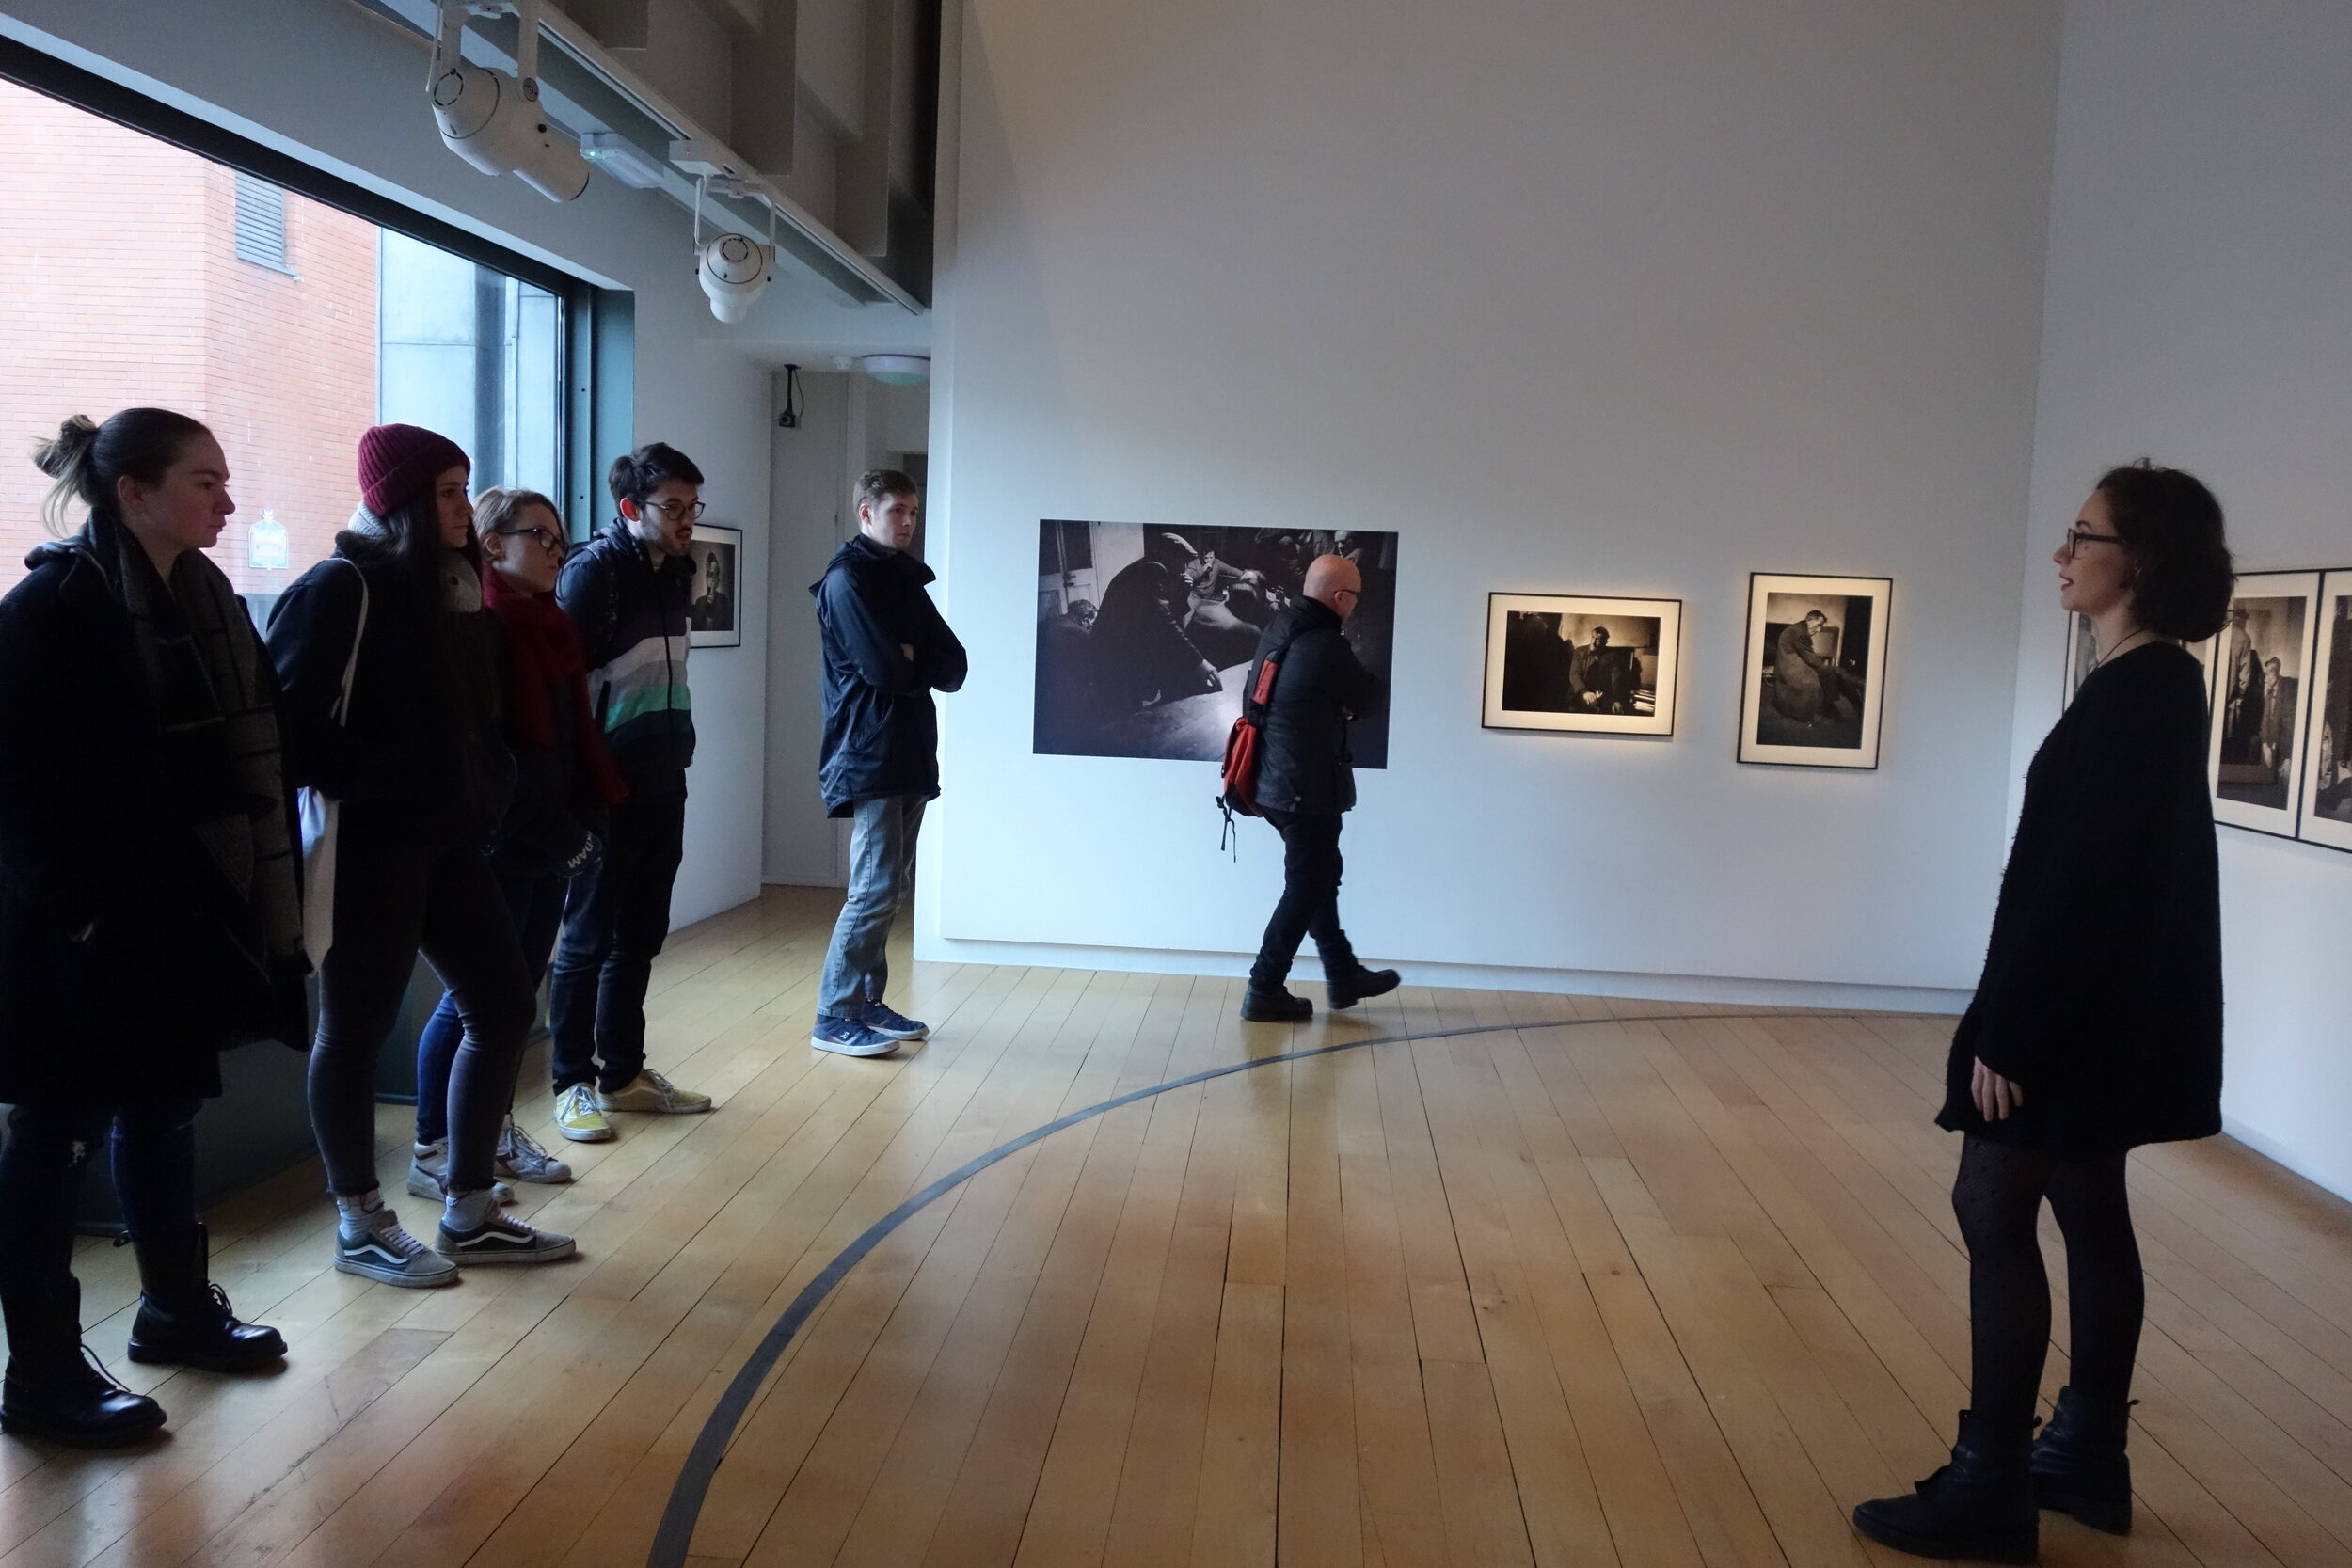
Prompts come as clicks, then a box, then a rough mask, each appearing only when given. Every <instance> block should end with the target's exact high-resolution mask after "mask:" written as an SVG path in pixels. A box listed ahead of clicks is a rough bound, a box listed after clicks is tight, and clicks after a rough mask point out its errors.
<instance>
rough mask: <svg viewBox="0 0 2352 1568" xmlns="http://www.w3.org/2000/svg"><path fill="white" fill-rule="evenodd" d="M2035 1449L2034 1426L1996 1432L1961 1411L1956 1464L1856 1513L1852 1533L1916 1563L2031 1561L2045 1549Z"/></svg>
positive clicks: (1867, 1504) (1869, 1503)
mask: <svg viewBox="0 0 2352 1568" xmlns="http://www.w3.org/2000/svg"><path fill="white" fill-rule="evenodd" d="M2032 1445H2033V1424H2032V1423H2031V1422H2030V1421H2028V1422H2026V1424H2024V1425H2022V1426H2016V1427H2011V1428H2010V1429H2009V1430H2007V1431H2004V1432H1998V1433H1996V1432H1993V1431H1991V1430H1989V1429H1988V1428H1987V1427H1986V1425H1985V1423H1984V1422H1982V1421H1980V1420H1979V1419H1977V1418H1976V1417H1975V1416H1974V1415H1973V1414H1972V1413H1971V1412H1969V1411H1965V1410H1963V1411H1962V1412H1961V1413H1960V1441H1959V1442H1957V1443H1955V1444H1953V1445H1952V1462H1951V1463H1950V1464H1949V1465H1945V1466H1944V1467H1943V1468H1942V1469H1940V1470H1938V1471H1936V1472H1935V1474H1933V1475H1931V1476H1930V1477H1929V1478H1928V1479H1927V1480H1925V1481H1921V1482H1920V1483H1919V1485H1918V1489H1917V1490H1916V1491H1915V1492H1913V1493H1912V1494H1911V1495H1910V1496H1909V1497H1881V1498H1878V1499H1877V1500H1876V1501H1874V1502H1867V1503H1864V1504H1862V1505H1861V1506H1859V1507H1858V1508H1856V1509H1855V1510H1854V1511H1853V1525H1854V1528H1856V1529H1858V1530H1860V1531H1861V1532H1862V1533H1863V1534H1865V1535H1867V1536H1868V1537H1869V1538H1870V1539H1871V1540H1873V1541H1876V1542H1879V1543H1880V1544H1883V1545H1888V1546H1892V1547H1894V1548H1895V1549H1896V1550H1897V1551H1899V1552H1909V1553H1910V1554H1911V1555H1912V1556H1914V1557H1937V1558H1959V1557H1967V1558H1980V1559H1983V1560H1986V1561H1988V1562H2032V1561H2034V1560H2037V1558H2038V1557H2039V1555H2040V1547H2041V1539H2040V1538H2041V1515H2040V1514H2038V1513H2035V1512H2034V1500H2033V1471H2032V1469H2031V1467H2030V1465H2029V1455H2030V1454H2031V1452H2032Z"/></svg>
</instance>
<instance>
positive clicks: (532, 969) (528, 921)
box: [417, 871, 564, 1144]
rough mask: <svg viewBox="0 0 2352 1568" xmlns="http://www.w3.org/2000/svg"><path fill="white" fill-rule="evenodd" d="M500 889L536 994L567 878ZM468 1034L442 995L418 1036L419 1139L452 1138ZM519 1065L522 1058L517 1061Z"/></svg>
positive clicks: (504, 881)
mask: <svg viewBox="0 0 2352 1568" xmlns="http://www.w3.org/2000/svg"><path fill="white" fill-rule="evenodd" d="M499 891H500V892H501V893H503V894H504V895H506V908H507V910H508V911H510V912H511V913H513V915H514V916H515V934H516V936H518V937H520V938H521V939H522V943H523V969H524V972H525V973H527V974H529V975H530V976H531V989H532V990H533V991H534V992H535V991H537V990H538V989H539V982H540V981H541V980H543V979H545V978H546V977H547V973H548V954H549V953H550V952H551V951H552V950H553V948H554V946H555V928H556V927H557V926H559V925H561V924H562V923H563V920H564V877H563V874H562V873H561V872H555V871H550V872H548V873H546V874H545V875H544V876H537V877H510V876H507V875H505V874H504V873H501V874H500V876H499ZM465 1037H466V1025H465V1022H464V1021H463V1020H462V1019H460V1018H459V1017H458V1016H457V998H456V997H455V996H453V995H452V994H451V993H450V992H448V991H443V992H442V993H441V1005H440V1006H437V1007H436V1008H434V1009H433V1016H432V1017H431V1018H429V1019H427V1020H425V1024H424V1032H423V1033H421V1034H420V1035H419V1036H418V1037H417V1142H419V1143H421V1144H434V1143H439V1142H440V1141H441V1140H442V1139H443V1138H446V1137H448V1136H449V1071H450V1068H451V1067H452V1066H453V1064H454V1063H455V1062H456V1060H457V1046H458V1043H459V1042H460V1041H461V1040H463V1039H464V1038H465ZM516 1065H517V1066H519V1065H520V1063H519V1061H518V1062H517V1063H516ZM506 1103H507V1104H508V1105H509V1106H510V1107H511V1106H512V1105H513V1104H514V1103H515V1085H513V1084H511V1083H510V1084H508V1085H506Z"/></svg>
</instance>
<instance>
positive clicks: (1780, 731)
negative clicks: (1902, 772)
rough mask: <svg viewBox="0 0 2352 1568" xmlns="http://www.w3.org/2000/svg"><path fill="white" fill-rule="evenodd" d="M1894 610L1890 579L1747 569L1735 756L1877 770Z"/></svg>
mask: <svg viewBox="0 0 2352 1568" xmlns="http://www.w3.org/2000/svg"><path fill="white" fill-rule="evenodd" d="M1894 607H1895V579H1894V578H1861V577H1829V576H1824V575H1819V574H1813V573H1799V572H1755V573H1751V574H1750V575H1749V577H1748V623H1747V634H1746V636H1745V637H1744V638H1743V639H1742V640H1741V642H1740V660H1741V672H1740V751H1739V757H1740V761H1741V762H1743V763H1751V764H1760V765H1766V766H1772V767H1782V768H1855V769H1864V770H1867V769H1871V768H1877V767H1878V765H1879V744H1880V735H1881V731H1882V728H1883V722H1884V718H1885V708H1886V668H1887V657H1886V656H1887V644H1888V642H1889V641H1891V639H1892V636H1893V631H1894ZM1807 627H1809V628H1810V629H1809V631H1808V630H1804V629H1800V628H1807ZM1825 643H1826V644H1827V645H1826V646H1824V644H1825ZM1857 644H1859V645H1858V646H1857Z"/></svg>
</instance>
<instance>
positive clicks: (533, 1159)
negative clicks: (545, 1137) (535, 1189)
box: [490, 1116, 572, 1185]
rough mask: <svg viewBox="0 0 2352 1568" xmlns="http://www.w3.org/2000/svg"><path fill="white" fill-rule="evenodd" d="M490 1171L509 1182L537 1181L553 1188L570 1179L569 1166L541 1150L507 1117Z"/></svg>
mask: <svg viewBox="0 0 2352 1568" xmlns="http://www.w3.org/2000/svg"><path fill="white" fill-rule="evenodd" d="M490 1169H491V1170H492V1171H494V1172H496V1173H497V1174H498V1175H500V1176H502V1177H505V1178H506V1179H507V1180H509V1181H540V1182H546V1183H548V1184H549V1185H553V1184H554V1183H556V1182H560V1181H569V1180H571V1179H572V1167H571V1166H569V1165H567V1164H564V1162H563V1161H561V1160H559V1159H557V1158H556V1157H555V1156H554V1155H552V1154H549V1153H548V1151H547V1150H546V1149H544V1148H540V1147H539V1146H538V1145H537V1144H536V1143H534V1142H533V1141H532V1137H531V1134H530V1133H528V1132H524V1131H523V1130H522V1129H521V1128H519V1127H517V1126H516V1125H515V1118H514V1117H511V1116H510V1117H507V1118H506V1125H505V1126H504V1127H501V1128H500V1129H499V1148H498V1154H497V1156H496V1157H495V1158H494V1159H493V1160H492V1161H491V1164H490Z"/></svg>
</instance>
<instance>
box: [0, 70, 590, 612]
mask: <svg viewBox="0 0 2352 1568" xmlns="http://www.w3.org/2000/svg"><path fill="white" fill-rule="evenodd" d="M0 145H5V146H7V147H8V148H10V149H12V150H16V152H17V155H16V156H14V157H11V158H9V159H8V160H6V161H5V164H0V300H6V301H7V302H8V306H7V308H6V309H0V593H4V592H6V591H7V590H8V588H11V587H13V586H14V585H15V584H16V582H17V581H18V580H19V579H20V578H22V577H23V576H24V556H25V553H26V551H27V550H29V549H30V548H31V547H32V546H35V545H38V544H40V542H42V541H43V540H44V539H46V538H47V537H48V535H47V534H46V532H45V531H43V529H42V528H41V525H40V517H39V508H40V499H41V496H42V495H43V494H44V493H45V491H46V490H47V488H48V481H47V479H46V478H45V477H44V476H43V475H42V474H41V473H40V471H39V470H38V469H36V468H35V467H33V466H32V464H31V462H30V461H29V460H28V459H27V456H26V453H27V452H28V451H29V450H30V448H31V446H32V444H33V443H34V441H36V440H37V439H40V438H41V437H44V436H50V435H54V434H55V433H56V428H57V423H58V421H59V420H63V419H64V418H65V417H66V416H68V415H71V414H87V415H89V416H91V417H92V418H93V419H99V420H103V419H104V418H105V417H106V416H107V415H109V414H112V413H113V412H115V411H116V410H117V409H119V408H125V407H129V406H132V405H134V404H161V405H163V406H165V407H168V408H177V409H180V410H182V411H183V412H185V413H188V414H192V415H194V416H195V417H196V418H198V419H199V420H203V421H204V422H205V423H207V424H209V425H211V426H212V427H213V429H214V432H215V434H216V435H217V436H219V437H220V440H221V445H222V447H223V448H224V450H226V451H227V452H228V454H229V465H230V474H231V477H230V493H231V494H232V495H234V496H235V498H236V500H237V512H236V515H234V516H232V517H231V518H230V521H229V526H228V528H227V530H226V531H224V532H223V533H222V536H221V541H220V543H219V545H218V546H215V548H214V550H213V552H212V553H213V559H214V560H215V561H216V562H219V564H220V565H221V566H222V568H223V569H224V570H226V571H227V572H228V573H229V575H230V579H231V580H232V581H234V582H235V583H236V584H237V586H238V588H239V589H240V590H241V591H242V592H244V593H246V594H247V595H248V596H249V597H251V598H253V599H255V600H256V601H257V608H259V609H262V610H266V607H267V604H268V602H269V601H270V600H271V599H273V598H275V596H276V595H277V594H278V593H279V592H280V591H281V590H283V589H284V588H285V587H286V585H287V584H289V583H291V582H292V581H293V580H294V578H296V577H298V576H299V575H300V574H301V573H302V572H303V571H304V570H306V569H307V568H309V567H310V565H312V564H313V563H314V562H317V561H318V560H319V559H320V558H322V557H323V556H325V555H326V554H327V553H328V552H329V551H330V550H332V549H333V548H334V538H335V533H336V531H337V530H339V529H341V528H342V527H343V526H344V524H345V523H346V522H347V521H348V520H349V518H350V516H351V513H352V509H353V507H354V506H355V505H356V504H357V503H358V477H357V474H356V472H355V468H354V452H355V451H356V449H357V447H358V439H359V433H360V432H361V431H363V430H365V429H366V428H367V427H368V426H369V425H371V424H375V423H380V422H384V421H389V420H399V421H403V422H405V423H411V424H421V425H427V426H430V427H431V428H433V429H436V430H438V431H440V432H441V433H442V434H443V435H445V436H449V437H450V438H451V439H452V440H453V441H455V442H456V443H457V444H458V445H459V446H461V447H463V448H465V449H466V451H467V452H468V453H469V455H470V456H472V457H473V459H474V488H475V489H476V490H477V491H480V490H483V489H485V488H487V487H488V486H490V485H492V484H522V485H527V486H529V487H531V488H532V489H537V490H541V491H544V492H546V493H548V494H549V495H559V494H560V491H559V489H558V476H559V475H560V474H561V473H562V471H563V451H562V448H563V441H562V434H563V387H562V378H563V352H562V349H563V341H564V331H563V302H562V300H561V299H559V298H558V297H557V296H556V295H554V294H551V293H548V292H547V291H545V290H543V289H539V288H536V287H533V286H532V285H529V284H525V283H522V282H519V281H518V280H516V279H514V278H511V277H506V276H505V275H504V274H502V273H499V272H496V271H494V270H492V269H489V268H486V267H482V266H479V265H477V264H476V263H474V262H473V261H469V260H467V259H466V258H464V257H460V256H453V255H451V254H450V253H449V252H447V251H444V250H440V249H437V247H435V246H433V245H427V244H425V243H423V242H422V241H420V240H415V239H411V238H410V237H408V236H407V235H405V234H400V233H395V232H393V231H391V230H383V229H378V228H377V227H376V226H375V225H373V224H372V223H369V222H367V221H366V220H365V219H363V218H358V217H355V216H353V215H352V214H348V213H345V212H343V211H342V210H341V209H340V208H335V207H329V206H326V205H325V204H323V203H320V202H316V201H312V200H310V198H306V197H304V196H301V195H299V194H297V193H294V192H292V191H285V190H281V189H280V188H279V187H278V186H275V185H272V184H270V183H268V182H263V181H258V180H255V179H252V178H251V177H250V176H246V175H241V174H238V173H236V172H234V171H232V170H230V169H228V168H226V167H224V166H220V165H217V164H214V163H211V162H210V161H208V160H206V159H204V158H201V157H199V156H197V155H196V154H194V153H190V152H185V151H183V150H180V149H178V148H174V147H169V146H167V145H165V144H164V143H162V142H160V141H156V140H155V139H153V138H152V137H150V136H148V135H144V134H142V133H140V132H137V131H135V130H131V129H128V128H126V127H124V126H120V125H117V124H115V123H113V122H112V121H109V120H103V119H98V118H97V117H95V116H93V115H89V114H87V113H85V112H84V111H82V110H80V109H76V108H73V107H72V106H70V105H68V104H64V103H58V102H56V100H54V99H50V98H47V97H44V96H42V95H40V94H39V93H36V92H32V91H30V90H28V89H26V88H23V87H17V86H15V85H13V84H10V83H6V82H0ZM131 232H136V233H139V234H142V235H144V236H146V240H147V243H145V244H143V245H137V246H134V247H132V248H131V249H129V250H126V249H124V247H123V245H122V244H121V241H120V236H121V235H123V234H125V233H131ZM77 526H78V519H77Z"/></svg>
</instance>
